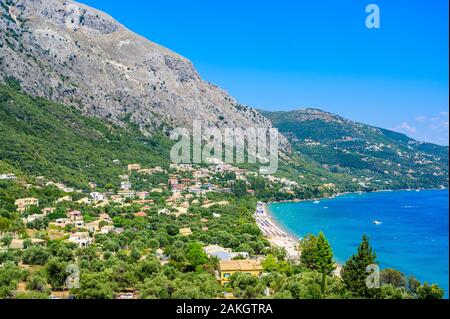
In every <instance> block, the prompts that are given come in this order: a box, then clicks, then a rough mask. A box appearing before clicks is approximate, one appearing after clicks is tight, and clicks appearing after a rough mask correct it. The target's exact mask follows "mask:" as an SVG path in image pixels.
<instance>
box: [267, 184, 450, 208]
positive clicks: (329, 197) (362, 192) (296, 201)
mask: <svg viewBox="0 0 450 319" xmlns="http://www.w3.org/2000/svg"><path fill="white" fill-rule="evenodd" d="M433 190H435V191H437V190H439V191H440V190H449V188H448V187H445V188H418V189H413V188H400V189H381V190H375V191H371V192H367V191H355V192H341V193H337V194H334V195H331V196H323V197H316V198H308V199H299V198H296V199H287V200H280V201H270V202H267V203H266V205H270V204H277V203H303V202H313V201H321V200H326V199H335V198H337V197H340V196H344V195H362V194H370V193H385V192H416V191H433Z"/></svg>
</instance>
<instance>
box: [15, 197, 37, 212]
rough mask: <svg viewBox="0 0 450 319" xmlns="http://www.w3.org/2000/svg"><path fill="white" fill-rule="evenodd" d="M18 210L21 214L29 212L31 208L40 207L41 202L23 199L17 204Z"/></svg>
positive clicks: (17, 201) (34, 199) (33, 199)
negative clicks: (28, 209)
mask: <svg viewBox="0 0 450 319" xmlns="http://www.w3.org/2000/svg"><path fill="white" fill-rule="evenodd" d="M15 204H16V206H17V210H18V211H19V212H21V213H23V212H24V211H26V210H27V208H28V207H30V206H39V200H38V199H36V198H21V199H18V200H16V202H15Z"/></svg>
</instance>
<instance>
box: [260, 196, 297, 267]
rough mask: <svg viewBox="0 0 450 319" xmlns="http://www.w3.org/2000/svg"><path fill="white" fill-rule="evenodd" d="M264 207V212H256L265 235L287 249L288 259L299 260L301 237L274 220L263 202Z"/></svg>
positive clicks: (271, 241) (276, 244) (272, 241)
mask: <svg viewBox="0 0 450 319" xmlns="http://www.w3.org/2000/svg"><path fill="white" fill-rule="evenodd" d="M262 208H263V209H262V212H256V213H255V219H256V223H257V225H258V227H259V228H260V229H261V231H262V233H263V235H264V236H265V237H266V238H267V240H268V241H269V242H270V243H271V244H272V245H274V246H277V247H282V248H284V249H286V253H287V257H288V259H290V260H294V261H297V260H299V259H300V254H299V251H298V240H299V238H296V237H295V236H293V235H292V234H288V233H287V232H286V231H284V230H283V229H281V228H280V227H279V226H278V225H277V224H276V223H275V222H274V221H273V219H272V218H271V216H270V214H269V212H268V208H267V205H266V204H263V205H262Z"/></svg>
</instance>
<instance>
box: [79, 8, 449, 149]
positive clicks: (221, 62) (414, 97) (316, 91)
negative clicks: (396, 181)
mask: <svg viewBox="0 0 450 319" xmlns="http://www.w3.org/2000/svg"><path fill="white" fill-rule="evenodd" d="M80 1H81V2H83V3H85V4H87V5H90V6H93V7H95V8H98V9H100V10H102V11H105V12H107V13H109V14H110V15H112V16H113V17H114V18H116V19H117V20H118V21H120V22H121V23H122V24H124V25H125V26H127V27H128V28H129V29H131V30H133V31H135V32H137V33H139V34H141V35H143V36H145V37H146V38H148V39H150V40H152V41H154V42H157V43H159V44H161V45H164V46H166V47H168V48H169V49H172V50H173V51H176V52H177V53H179V54H181V55H183V56H185V57H187V58H189V59H190V60H191V61H192V62H193V63H194V65H195V66H196V68H197V69H198V71H199V72H200V74H201V75H202V77H203V78H204V79H206V80H208V81H211V82H213V83H215V84H217V85H219V86H221V87H222V88H224V89H225V90H227V91H228V92H229V93H230V94H231V95H233V96H234V97H236V98H237V99H238V100H239V101H240V102H241V103H244V104H248V105H250V106H252V107H256V108H261V109H267V110H292V109H298V108H304V107H316V108H321V109H323V110H326V111H330V112H334V113H337V114H339V115H342V116H344V117H347V118H350V119H352V120H357V121H361V122H364V123H368V124H372V125H376V126H380V127H384V128H390V129H395V130H397V131H401V132H403V133H406V134H408V135H409V136H411V137H414V138H417V139H419V140H426V141H432V142H435V143H439V144H445V145H448V140H449V137H448V106H449V99H448V94H449V92H448V79H449V74H448V68H449V65H448V55H449V43H448V36H449V35H448V23H449V22H448V9H449V8H448V1H446V0H429V1H425V0H415V1H406V0H405V1H403V0H380V1H378V0H367V1H362V0H340V1H336V0H334V1H333V0H315V1H299V0H277V1H265V0H258V1H253V0H247V1H242V0H241V1H238V0H227V1H211V0H208V1H207V0H196V1H181V0H172V1H167V0H166V1H163V0H151V1H139V0H127V1H126V2H124V1H119V0H108V1H104V0H80ZM370 3H375V4H377V5H378V6H379V7H380V10H381V28H380V29H367V28H366V26H365V19H366V16H367V13H366V12H365V7H366V5H368V4H370Z"/></svg>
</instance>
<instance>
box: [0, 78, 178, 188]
mask: <svg viewBox="0 0 450 319" xmlns="http://www.w3.org/2000/svg"><path fill="white" fill-rule="evenodd" d="M0 136H1V143H0V161H4V162H6V163H8V164H10V165H11V166H13V167H15V168H16V169H18V170H20V171H22V172H23V173H25V174H28V175H31V176H41V175H42V176H45V177H47V178H49V179H54V180H55V181H57V182H63V183H67V184H68V185H72V186H77V187H83V188H84V187H85V186H86V185H87V184H88V183H89V182H95V183H97V184H98V185H99V186H100V187H102V186H104V185H106V184H108V183H117V176H118V175H120V174H123V168H124V166H125V165H126V164H128V163H134V162H138V163H141V164H142V165H146V164H149V165H150V164H151V165H152V166H156V165H160V166H167V165H168V158H169V150H170V145H171V141H170V140H169V139H168V138H166V137H164V136H154V137H152V138H146V137H144V136H143V135H142V134H141V133H140V132H139V130H138V129H137V127H135V126H134V125H132V124H128V126H127V127H124V128H121V127H118V126H115V125H112V124H109V123H107V122H105V121H103V120H100V119H97V118H91V117H86V116H83V115H82V114H81V113H80V112H79V111H78V110H76V109H74V108H71V107H68V106H64V105H61V104H58V103H54V102H50V101H48V100H44V99H41V98H32V97H29V96H27V95H25V94H23V93H22V92H21V91H20V87H19V86H18V85H17V83H14V82H13V81H10V83H9V85H3V84H0ZM114 160H119V161H120V163H118V162H117V161H115V162H113V161H114Z"/></svg>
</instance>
